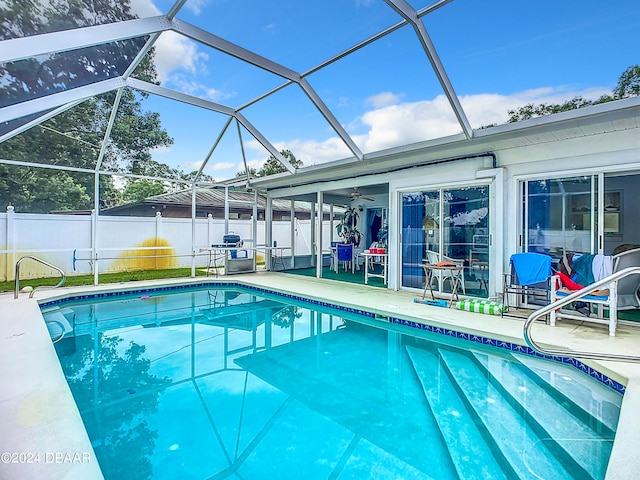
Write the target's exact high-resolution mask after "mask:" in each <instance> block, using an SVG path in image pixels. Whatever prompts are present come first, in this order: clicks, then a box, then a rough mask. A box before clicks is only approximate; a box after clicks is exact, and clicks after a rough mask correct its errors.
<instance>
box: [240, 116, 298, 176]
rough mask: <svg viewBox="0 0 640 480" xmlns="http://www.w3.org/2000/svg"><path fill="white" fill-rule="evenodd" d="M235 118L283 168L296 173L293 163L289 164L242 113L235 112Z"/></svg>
mask: <svg viewBox="0 0 640 480" xmlns="http://www.w3.org/2000/svg"><path fill="white" fill-rule="evenodd" d="M235 117H236V120H237V121H238V122H239V123H241V124H242V126H243V127H244V128H246V129H247V131H248V132H249V133H250V134H251V135H253V137H254V138H255V139H256V140H257V141H258V142H260V144H261V145H262V146H263V147H264V148H266V149H267V150H268V151H269V153H270V154H271V155H273V156H274V157H275V158H276V159H277V160H278V161H279V162H280V163H281V164H282V165H283V166H284V168H286V169H287V170H288V171H289V173H296V169H295V168H293V165H291V163H289V160H287V159H286V158H284V157H283V156H282V154H281V153H280V152H279V151H278V150H277V149H276V147H274V146H273V145H271V142H269V141H268V140H267V139H266V138H265V137H264V136H263V135H262V134H261V133H260V132H259V131H258V129H256V128H255V127H254V126H253V125H252V124H251V123H250V122H249V121H248V120H247V119H246V118H245V116H244V115H242V114H241V113H240V112H238V113H236V114H235Z"/></svg>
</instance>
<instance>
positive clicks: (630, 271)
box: [523, 267, 640, 362]
mask: <svg viewBox="0 0 640 480" xmlns="http://www.w3.org/2000/svg"><path fill="white" fill-rule="evenodd" d="M634 274H640V267H628V268H625V269H624V270H620V271H618V272H615V273H613V274H612V275H610V276H608V277H606V278H603V279H602V280H598V281H597V282H595V283H593V284H591V285H589V286H587V287H585V288H583V289H582V290H578V291H576V292H573V293H572V294H570V295H567V296H566V297H564V298H562V299H560V300H557V301H555V302H553V303H551V304H549V305H547V306H545V307H542V308H540V309H538V310H536V311H535V312H533V313H532V314H531V315H529V317H528V318H527V320H526V321H525V322H524V327H523V334H524V339H525V341H526V342H527V344H528V345H529V346H530V347H531V348H533V349H534V350H535V351H536V352H538V353H541V354H542V355H558V356H563V357H580V358H588V359H591V360H610V361H613V362H640V357H633V356H630V355H612V354H610V353H594V352H580V351H575V350H553V349H545V348H542V347H541V346H540V345H538V344H537V343H536V342H534V341H533V339H532V338H531V333H530V330H531V326H532V325H533V322H535V321H536V320H537V319H538V318H540V317H542V316H543V315H546V314H548V313H550V312H552V311H553V310H557V309H559V308H562V307H564V306H565V305H568V304H569V303H571V302H575V301H576V300H579V299H580V298H582V297H584V296H586V295H589V294H590V293H591V292H593V291H595V290H599V289H600V288H602V287H606V286H607V285H608V284H610V283H611V282H617V281H618V280H620V279H621V278H624V277H628V276H629V275H634Z"/></svg>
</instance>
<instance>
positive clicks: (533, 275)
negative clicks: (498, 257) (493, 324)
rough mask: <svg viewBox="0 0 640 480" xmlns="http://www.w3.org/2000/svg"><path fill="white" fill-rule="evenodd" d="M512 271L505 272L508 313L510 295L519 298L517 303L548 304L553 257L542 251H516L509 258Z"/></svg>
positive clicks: (505, 307) (505, 311)
mask: <svg viewBox="0 0 640 480" xmlns="http://www.w3.org/2000/svg"><path fill="white" fill-rule="evenodd" d="M509 270H510V273H505V274H504V284H503V292H504V301H503V303H504V310H503V313H502V315H503V316H504V315H507V312H508V311H509V307H510V306H511V305H510V302H509V300H510V296H511V295H515V296H516V298H518V299H519V302H516V305H512V306H519V305H521V304H526V305H528V304H542V305H548V304H549V301H550V299H551V257H550V256H548V255H544V254H542V253H533V252H527V253H516V254H514V255H511V258H510V260H509Z"/></svg>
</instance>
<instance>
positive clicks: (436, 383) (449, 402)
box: [406, 345, 508, 480]
mask: <svg viewBox="0 0 640 480" xmlns="http://www.w3.org/2000/svg"><path fill="white" fill-rule="evenodd" d="M406 349H407V353H408V354H409V358H410V359H411V363H412V364H413V368H414V370H415V372H416V375H417V376H418V378H419V380H420V383H421V384H422V389H423V390H424V394H425V396H426V398H427V401H428V404H429V407H430V408H431V412H432V413H433V416H434V417H435V419H436V422H437V423H438V427H439V428H440V431H441V432H442V436H443V437H444V441H445V442H446V444H447V446H448V447H449V451H450V452H451V457H452V460H453V464H454V466H455V468H456V471H457V472H458V476H459V477H460V478H464V479H467V480H485V479H487V478H491V479H493V480H501V479H507V478H508V477H507V476H506V475H505V473H504V472H503V470H502V467H501V466H500V464H499V463H498V462H497V460H496V458H495V457H494V455H493V453H492V452H491V450H490V449H489V447H488V446H487V445H486V444H485V441H484V438H482V433H481V432H480V430H479V429H478V427H477V426H476V424H475V423H474V421H473V419H472V418H471V416H470V415H469V413H468V411H467V408H466V406H465V404H464V402H463V401H462V399H461V398H460V397H459V396H458V394H457V393H456V392H455V389H454V386H453V384H452V383H451V381H450V380H448V378H447V375H445V374H438V375H434V372H439V370H440V368H439V360H438V357H437V356H436V355H435V354H434V353H431V352H429V351H427V350H423V349H420V348H415V347H411V346H409V345H407V347H406Z"/></svg>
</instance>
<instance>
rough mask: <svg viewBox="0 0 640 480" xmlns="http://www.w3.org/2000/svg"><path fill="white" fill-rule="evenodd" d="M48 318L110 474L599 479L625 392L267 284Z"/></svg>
mask: <svg viewBox="0 0 640 480" xmlns="http://www.w3.org/2000/svg"><path fill="white" fill-rule="evenodd" d="M310 307H313V309H311V308H310ZM42 310H43V315H44V316H45V319H46V320H47V322H48V323H49V324H50V325H51V329H52V331H54V332H53V334H54V335H55V334H56V332H55V330H56V329H61V328H66V329H68V330H69V332H68V333H67V334H66V335H65V338H64V339H63V340H62V341H60V342H58V343H57V344H56V347H57V351H58V354H59V357H60V361H61V364H62V366H63V369H64V371H65V374H66V376H67V380H68V382H69V384H70V386H71V389H72V391H73V394H74V397H75V399H76V402H77V404H78V407H79V409H80V412H81V414H82V417H83V420H84V423H85V426H86V428H87V430H88V432H89V436H90V438H91V441H92V443H93V446H94V450H95V451H96V454H97V456H98V459H99V461H100V464H101V467H102V469H103V472H104V474H105V477H106V478H300V477H302V476H305V477H310V478H438V479H440V478H443V479H446V478H459V477H460V478H489V477H491V478H538V477H539V478H604V472H605V469H606V465H607V460H608V458H609V454H610V451H611V445H612V439H613V436H614V432H615V429H616V424H617V419H618V413H619V407H620V403H621V398H622V396H621V395H620V394H619V393H617V392H615V391H613V390H612V389H611V388H609V387H607V386H605V385H604V384H602V383H601V382H597V381H595V380H593V379H592V378H589V377H587V376H586V375H583V374H582V373H581V372H579V371H578V370H576V369H575V368H573V367H571V366H567V365H561V364H558V363H555V362H546V361H542V360H540V359H538V358H535V357H532V356H526V355H520V354H518V353H515V352H507V351H503V350H501V349H497V348H492V347H490V346H489V347H487V346H484V345H481V344H480V342H478V341H475V342H474V343H469V342H464V341H461V340H460V339H456V338H452V335H450V334H449V335H440V334H438V333H436V332H419V333H420V335H421V336H422V337H424V338H417V337H415V336H413V335H411V333H418V332H416V330H415V329H412V328H410V327H407V326H405V325H398V324H391V325H386V326H385V328H380V325H379V323H380V322H379V321H378V320H376V319H374V318H373V315H367V314H365V313H366V312H361V311H356V310H352V309H344V308H342V309H337V308H332V307H331V306H329V305H326V304H317V303H316V304H314V305H310V304H309V303H305V302H300V301H298V300H296V299H292V298H287V297H283V296H278V295H272V294H269V293H268V292H265V291H263V290H261V289H247V288H239V287H236V286H232V285H230V286H224V287H216V288H212V287H211V286H209V287H205V286H202V287H199V288H195V289H189V290H186V289H179V290H172V289H166V290H162V289H161V290H148V291H138V292H135V293H125V294H119V295H117V296H112V295H107V296H105V297H103V298H91V299H89V300H88V301H87V300H85V299H82V298H76V299H72V300H71V301H54V302H50V303H46V304H43V305H42ZM399 323H406V322H399ZM483 341H484V339H483ZM96 360H97V361H96ZM551 386H553V387H554V388H551Z"/></svg>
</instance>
